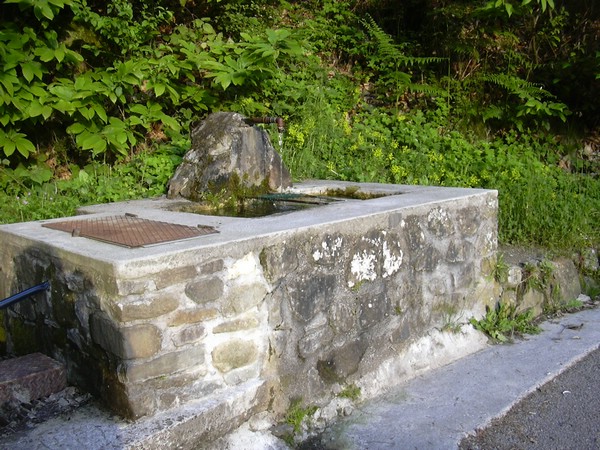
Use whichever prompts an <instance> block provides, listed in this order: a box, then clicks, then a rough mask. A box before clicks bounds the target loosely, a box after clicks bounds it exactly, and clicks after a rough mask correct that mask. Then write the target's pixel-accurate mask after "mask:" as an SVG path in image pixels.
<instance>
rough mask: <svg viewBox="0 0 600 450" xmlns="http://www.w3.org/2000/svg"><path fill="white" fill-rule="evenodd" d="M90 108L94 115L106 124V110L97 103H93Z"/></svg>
mask: <svg viewBox="0 0 600 450" xmlns="http://www.w3.org/2000/svg"><path fill="white" fill-rule="evenodd" d="M92 108H93V110H94V111H95V112H96V115H97V116H98V117H99V118H100V119H101V120H102V122H104V123H106V122H107V121H108V116H107V115H106V110H105V109H104V107H103V106H102V105H100V104H99V103H93V104H92Z"/></svg>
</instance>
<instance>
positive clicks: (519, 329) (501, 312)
mask: <svg viewBox="0 0 600 450" xmlns="http://www.w3.org/2000/svg"><path fill="white" fill-rule="evenodd" d="M470 322H471V324H472V325H473V326H474V327H475V328H476V329H477V330H479V331H483V332H484V333H485V334H487V335H488V336H489V337H490V339H492V340H493V341H495V342H507V341H508V340H509V339H512V338H513V337H514V336H515V335H521V334H537V333H539V332H540V331H541V330H540V328H539V327H538V326H537V325H535V324H534V323H533V311H532V310H531V309H528V310H526V311H524V312H521V313H517V310H516V306H514V305H511V304H509V303H502V302H500V303H498V304H497V305H496V307H495V308H494V309H492V308H490V307H489V306H488V307H486V315H485V317H483V318H482V319H480V320H476V319H475V318H471V320H470Z"/></svg>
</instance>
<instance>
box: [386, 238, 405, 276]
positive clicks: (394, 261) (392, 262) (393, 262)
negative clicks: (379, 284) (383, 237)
mask: <svg viewBox="0 0 600 450" xmlns="http://www.w3.org/2000/svg"><path fill="white" fill-rule="evenodd" d="M403 256H404V253H403V252H402V250H399V251H398V254H397V255H393V254H392V252H391V250H390V248H389V247H388V243H387V241H384V242H383V275H382V276H383V278H387V277H389V276H392V275H393V274H395V273H396V272H398V270H400V266H401V265H402V259H403Z"/></svg>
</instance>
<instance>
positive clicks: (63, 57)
mask: <svg viewBox="0 0 600 450" xmlns="http://www.w3.org/2000/svg"><path fill="white" fill-rule="evenodd" d="M417 3H418V2H417ZM471 3H472V4H470V5H464V4H463V3H461V2H458V1H456V2H447V4H445V6H444V7H440V8H433V9H430V10H427V9H425V10H424V15H423V16H422V17H421V18H420V20H419V21H417V16H415V15H411V14H410V11H409V10H408V9H407V8H408V7H407V6H402V7H401V8H396V9H393V8H392V9H390V8H391V7H390V4H391V2H388V1H383V2H371V1H348V2H337V1H333V0H311V1H304V2H292V1H289V2H288V1H278V0H272V1H268V2H256V1H242V0H236V1H233V0H230V1H228V0H222V1H208V2H186V1H170V0H161V1H158V2H154V3H153V4H152V5H149V4H147V3H145V2H137V1H127V0H110V1H108V2H95V1H91V0H90V1H84V0H36V1H35V2H33V1H31V0H6V1H4V2H3V3H2V5H0V54H1V55H2V57H3V61H4V65H3V66H2V67H1V68H0V123H1V124H2V129H1V130H0V186H1V187H2V191H1V192H0V221H1V222H2V223H8V222H17V221H28V220H38V219H46V218H50V217H59V216H65V215H71V214H73V213H74V211H75V209H76V208H77V207H78V206H80V205H83V204H90V203H101V202H108V201H118V200H124V199H131V198H140V197H151V196H158V195H162V194H163V193H164V192H165V189H166V184H167V182H168V180H169V178H170V176H171V175H172V174H173V172H174V170H175V167H176V166H177V164H178V163H179V161H180V160H181V157H182V156H183V154H184V153H185V151H186V150H187V148H189V129H190V128H191V127H193V126H194V124H196V123H197V122H198V121H200V120H202V118H203V117H205V116H206V115H207V114H209V113H210V112H213V111H219V110H227V111H236V112H240V113H242V114H245V115H248V116H258V115H260V116H262V115H270V116H281V117H283V118H284V119H285V122H286V125H287V130H286V133H285V136H284V145H283V148H282V149H281V150H282V156H283V159H284V161H285V163H286V164H287V165H288V167H289V168H290V169H291V172H292V175H293V177H294V178H295V179H296V180H301V179H305V178H328V179H341V180H350V181H361V182H367V181H368V182H381V183H400V184H422V185H439V186H461V187H472V188H486V189H497V190H498V192H499V230H500V240H501V241H502V242H503V243H510V244H527V245H533V244H535V245H542V246H545V247H554V248H563V249H567V248H569V249H572V248H587V247H598V246H600V225H598V224H599V223H600V213H599V211H600V178H599V173H600V157H599V152H598V149H599V147H600V145H598V143H597V142H596V141H597V139H596V138H594V137H595V136H597V132H595V131H594V130H595V126H596V125H597V124H594V122H593V119H590V117H592V118H593V117H597V115H596V114H597V109H594V108H596V107H597V105H596V106H594V105H593V104H592V103H591V102H589V103H582V102H583V100H582V96H581V95H578V94H576V93H575V92H574V90H573V89H572V87H573V86H571V89H566V86H565V85H564V83H567V82H569V80H570V79H569V78H568V77H567V74H566V73H565V72H564V71H563V69H562V67H563V66H561V67H559V66H558V65H556V64H555V63H554V62H553V61H554V60H552V58H551V56H552V55H553V57H554V58H563V60H564V61H563V62H564V64H570V65H571V66H572V67H578V68H581V73H582V77H583V76H587V77H588V78H590V80H591V81H590V82H584V81H585V80H583V81H582V82H581V85H582V86H583V85H585V86H586V87H585V89H587V91H586V92H585V93H584V94H582V95H583V96H584V97H585V96H586V95H587V96H589V95H591V94H593V92H596V91H594V89H595V88H594V87H593V82H594V81H595V79H596V78H599V77H600V56H599V55H600V48H599V47H598V44H597V41H595V40H594V39H592V37H590V36H592V35H593V33H592V31H589V33H588V32H587V31H585V30H587V29H590V30H592V29H593V26H596V25H598V24H599V23H600V21H599V20H598V12H597V11H594V10H593V8H591V9H590V8H588V9H585V8H584V6H585V5H583V3H585V2H583V3H582V2H580V3H582V4H581V5H579V6H581V8H580V9H577V8H575V7H574V6H573V5H571V7H570V9H566V7H565V6H563V5H562V4H560V3H558V2H555V4H553V5H550V4H545V7H544V8H543V9H542V3H540V2H527V4H526V2H523V5H520V6H519V7H518V8H516V7H515V8H514V9H513V10H510V8H512V6H510V7H508V6H507V5H508V4H509V2H492V3H493V4H496V3H497V5H496V6H494V5H493V4H490V3H488V2H485V1H481V2H471ZM513 3H515V2H513ZM511 5H512V3H511ZM509 10H510V11H509ZM386 11H388V12H387V13H386ZM391 11H393V12H391ZM508 12H510V14H508ZM275 18H278V19H277V20H275ZM393 21H395V22H393ZM392 22H393V23H395V26H396V28H394V26H393V23H392ZM577 24H585V25H586V27H588V28H580V31H579V34H576V33H575V31H574V30H576V26H577ZM400 25H403V26H400ZM444 27H445V28H444ZM442 28H443V29H445V30H446V31H445V32H444V33H445V34H444V39H445V40H443V41H442V40H440V39H441V38H440V36H441V35H440V33H441V32H440V30H441V29H442ZM392 29H395V30H405V31H396V32H395V33H391V32H390V30H392ZM536 33H537V34H536ZM585 33H588V34H587V35H586V34H585ZM590 33H592V34H590ZM532 36H536V37H535V39H536V40H535V42H533V41H532V40H531V39H533V38H532ZM586 36H587V37H586ZM542 38H544V39H542ZM577 39H578V40H577ZM528 40H529V41H528ZM568 42H571V43H573V45H574V47H573V48H572V49H571V50H572V51H568V50H569V44H568ZM526 43H528V44H527V45H526ZM529 44H531V45H529ZM533 44H535V45H533ZM575 44H576V45H575ZM594 45H596V47H594ZM428 49H435V50H428ZM596 52H598V53H596ZM586 64H587V66H586ZM583 68H585V70H583ZM594 68H596V69H594ZM553 71H554V74H555V76H554V78H553V80H554V81H552V82H548V80H549V79H550V78H551V74H552V73H553ZM596 83H597V81H596ZM582 89H583V90H585V89H584V88H582ZM267 131H269V132H271V131H273V130H270V129H268V127H267ZM590 136H591V137H592V138H590ZM273 138H274V139H275V136H273Z"/></svg>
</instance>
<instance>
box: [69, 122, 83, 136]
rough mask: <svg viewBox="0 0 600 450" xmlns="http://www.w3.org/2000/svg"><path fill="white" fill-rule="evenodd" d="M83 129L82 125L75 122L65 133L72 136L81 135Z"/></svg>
mask: <svg viewBox="0 0 600 450" xmlns="http://www.w3.org/2000/svg"><path fill="white" fill-rule="evenodd" d="M85 129H86V127H85V126H84V125H83V124H82V123H80V122H75V123H74V124H73V125H71V126H69V127H68V128H67V132H69V133H72V134H81V133H83V132H84V131H85Z"/></svg>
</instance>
